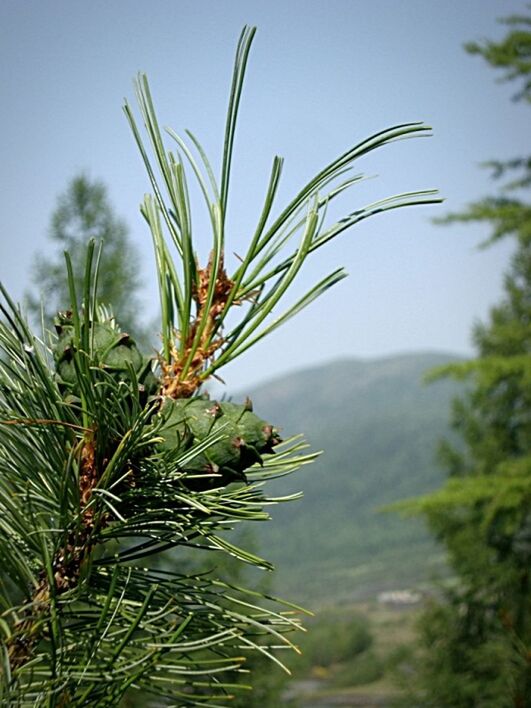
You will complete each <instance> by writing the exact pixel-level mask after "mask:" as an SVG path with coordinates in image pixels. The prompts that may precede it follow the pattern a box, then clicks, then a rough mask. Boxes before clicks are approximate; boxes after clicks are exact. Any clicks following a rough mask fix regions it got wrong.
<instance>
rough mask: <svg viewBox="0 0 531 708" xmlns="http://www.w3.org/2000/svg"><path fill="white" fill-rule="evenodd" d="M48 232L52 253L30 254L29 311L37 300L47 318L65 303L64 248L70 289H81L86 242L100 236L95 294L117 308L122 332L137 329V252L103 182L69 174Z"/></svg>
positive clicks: (67, 299) (34, 310)
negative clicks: (70, 273) (71, 272)
mask: <svg viewBox="0 0 531 708" xmlns="http://www.w3.org/2000/svg"><path fill="white" fill-rule="evenodd" d="M48 235H49V239H50V240H51V241H52V242H53V244H54V245H55V247H56V251H55V253H54V254H53V256H50V257H47V256H44V255H42V254H39V255H37V256H36V258H35V262H34V266H33V282H34V285H35V289H34V290H33V291H32V292H31V293H29V294H28V297H27V301H28V307H29V309H30V312H32V313H33V314H34V315H36V316H40V311H41V302H42V306H43V308H44V315H45V318H46V320H47V321H48V322H50V321H51V320H52V319H53V317H54V316H55V315H56V313H57V312H58V311H59V310H64V309H67V308H68V303H69V302H70V297H69V294H68V284H67V280H66V278H65V261H64V251H68V252H69V253H70V256H71V258H72V265H73V270H74V279H75V284H76V289H77V290H78V292H81V291H82V283H83V278H84V263H85V257H86V252H87V244H88V242H89V240H90V239H91V238H94V239H96V242H100V241H103V252H102V259H101V267H100V273H99V285H98V292H99V299H100V300H101V302H102V303H103V304H106V305H110V306H111V307H112V310H113V311H114V312H116V313H119V315H120V323H121V325H122V327H123V328H124V329H125V330H126V331H129V332H132V333H134V334H138V333H139V330H140V324H139V321H138V312H139V310H140V307H139V298H138V291H139V286H140V278H139V256H138V253H137V251H136V249H135V247H134V244H132V243H131V240H130V239H129V237H128V229H127V225H126V223H125V222H124V221H122V219H120V218H118V217H117V216H116V215H115V213H114V211H113V208H112V206H111V204H110V202H109V197H108V194H107V188H106V186H105V185H104V184H103V182H100V181H98V180H91V179H89V178H88V177H87V176H86V175H84V174H78V175H77V176H75V177H74V178H73V179H72V180H71V181H70V182H69V184H68V186H67V188H66V190H65V191H64V192H63V193H62V194H61V195H60V196H59V197H58V200H57V206H56V209H55V211H54V212H53V214H52V216H51V220H50V228H49V234H48ZM35 293H37V294H35Z"/></svg>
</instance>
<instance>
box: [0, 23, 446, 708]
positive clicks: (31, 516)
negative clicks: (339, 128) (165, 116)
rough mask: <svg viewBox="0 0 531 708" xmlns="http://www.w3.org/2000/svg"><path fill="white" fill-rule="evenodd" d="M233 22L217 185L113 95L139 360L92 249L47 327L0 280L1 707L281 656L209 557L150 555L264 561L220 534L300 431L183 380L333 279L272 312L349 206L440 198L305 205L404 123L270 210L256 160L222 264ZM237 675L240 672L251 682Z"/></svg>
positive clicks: (236, 520) (192, 697) (217, 694)
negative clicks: (138, 170) (149, 280)
mask: <svg viewBox="0 0 531 708" xmlns="http://www.w3.org/2000/svg"><path fill="white" fill-rule="evenodd" d="M253 36H254V29H252V28H245V29H244V31H243V33H242V35H241V37H240V41H239V44H238V49H237V54H236V61H235V66H234V73H233V81H232V87H231V93H230V100H229V108H228V115H227V121H226V129H225V139H224V148H223V155H222V160H221V178H220V180H219V182H218V180H216V178H215V177H214V171H213V169H212V167H211V165H210V163H209V162H208V160H207V158H206V155H205V153H204V151H203V149H202V147H201V145H200V144H199V142H198V141H197V139H196V138H195V137H194V136H193V135H192V134H191V133H188V134H187V137H188V139H187V140H186V141H185V140H183V139H182V138H181V137H179V136H178V135H176V134H175V133H174V132H173V131H171V130H170V131H168V132H169V136H170V138H171V139H172V140H173V149H172V150H168V149H167V148H166V147H165V144H164V140H163V136H162V133H161V131H160V129H159V125H158V122H157V118H156V115H155V111H154V108H153V102H152V99H151V94H150V91H149V86H148V83H147V80H146V78H145V76H143V75H141V76H140V77H139V79H138V82H137V97H138V101H139V105H140V113H141V117H142V121H143V124H144V128H145V132H146V133H147V137H148V140H149V142H150V143H151V151H150V150H148V148H147V147H146V144H145V141H144V138H143V132H142V130H141V128H140V127H139V125H138V122H137V120H136V119H135V117H134V114H133V111H132V110H131V108H130V106H129V105H126V106H125V112H126V115H127V118H128V120H129V123H130V126H131V128H132V131H133V134H134V137H135V139H136V142H137V144H138V147H139V149H140V152H141V155H142V158H143V160H144V163H145V166H146V168H147V171H148V175H149V178H150V181H151V185H152V188H153V194H152V195H148V196H147V197H146V198H145V200H144V202H143V204H142V207H141V210H142V213H143V215H144V217H145V219H146V221H147V223H148V225H149V228H150V230H151V236H152V240H153V243H154V248H155V257H156V265H157V279H158V285H159V291H160V304H161V323H160V326H161V338H162V346H161V350H160V352H159V353H158V355H157V356H156V357H154V358H153V359H149V358H148V357H145V356H144V355H142V353H141V352H140V351H139V349H138V348H137V346H136V344H135V342H134V340H133V339H132V337H130V336H129V335H128V334H125V333H123V332H122V331H121V330H120V327H119V326H118V324H117V323H116V321H115V320H114V318H113V317H112V316H111V315H110V313H109V312H108V310H106V309H105V308H103V307H100V306H99V305H98V301H97V295H98V288H97V283H98V260H99V259H98V256H97V251H96V250H95V247H94V243H93V242H91V243H90V244H89V249H88V255H87V260H86V265H85V271H84V278H83V282H82V283H81V285H80V286H79V285H77V282H76V275H75V272H74V268H73V263H72V258H71V257H70V256H68V255H67V259H66V263H67V275H68V277H67V282H68V290H69V297H68V300H67V302H66V306H65V307H64V308H63V309H62V311H61V312H60V313H59V315H58V316H57V319H56V332H55V333H49V336H48V337H47V339H46V341H44V342H43V341H41V340H40V339H39V338H37V337H36V336H35V335H34V334H33V333H32V332H31V329H30V328H29V326H28V325H27V323H26V321H25V320H24V317H23V316H22V314H21V312H20V310H19V309H18V308H17V307H16V305H15V304H14V303H12V301H11V300H10V298H9V296H8V294H7V293H6V292H5V291H2V293H3V298H4V299H3V302H2V304H1V313H2V319H1V320H0V349H1V351H2V353H3V356H2V357H0V565H1V567H2V568H3V569H4V571H5V572H6V574H7V578H8V579H7V580H6V581H4V582H2V584H1V586H0V637H1V645H0V650H1V651H0V674H1V678H0V702H2V703H3V704H4V705H17V706H47V707H52V706H69V707H75V706H79V708H81V707H86V706H98V707H103V706H114V705H118V704H119V703H120V702H122V701H124V700H128V694H129V696H131V692H132V693H133V694H136V695H140V694H142V695H143V697H144V698H143V701H144V705H149V700H151V699H153V700H154V701H157V702H158V705H160V704H161V701H162V702H163V704H166V705H175V706H177V705H178V706H192V705H196V706H206V705H208V706H221V705H225V704H226V703H227V702H230V697H231V694H232V693H233V692H234V691H242V690H244V689H245V683H244V682H243V681H242V680H241V677H242V675H245V667H246V664H245V659H246V656H248V655H249V654H251V655H252V654H253V653H257V654H258V655H261V656H264V657H267V658H268V659H269V660H271V661H272V662H274V663H276V664H278V665H280V666H282V665H283V662H282V651H283V650H286V649H294V648H295V645H294V643H293V641H292V640H291V638H290V632H291V631H293V630H295V629H297V628H298V626H299V618H298V615H297V612H298V610H297V608H295V607H294V606H293V605H290V604H289V603H285V602H282V601H280V600H275V599H274V598H272V597H269V596H267V593H260V592H258V591H255V590H251V589H249V588H245V587H239V586H237V584H236V583H234V582H226V581H224V579H223V577H220V576H219V575H218V574H217V573H216V571H215V560H213V563H212V566H213V567H214V569H213V570H212V572H193V571H191V570H190V569H189V566H188V570H187V566H185V565H183V566H182V567H177V569H175V570H173V571H164V570H161V569H159V568H158V567H157V565H156V563H154V562H153V561H155V560H156V559H157V558H158V557H160V554H161V553H163V552H164V551H166V550H169V549H173V550H174V552H175V551H179V549H185V550H187V551H189V550H190V549H192V550H194V551H195V552H196V553H198V554H203V555H204V554H216V553H217V554H228V555H230V556H233V557H236V558H237V559H239V560H240V561H241V562H243V563H249V564H251V565H255V566H259V567H261V568H264V569H270V568H271V565H270V564H269V563H268V562H267V560H264V559H262V558H259V557H257V556H256V555H255V554H253V553H251V552H250V551H248V550H246V549H244V548H240V547H238V546H237V545H236V544H235V543H234V542H233V540H232V539H233V535H232V536H231V530H232V529H233V528H234V527H237V526H239V525H240V524H242V523H243V522H251V521H255V522H256V521H262V520H265V519H267V518H268V515H267V511H266V510H267V508H268V506H269V505H271V504H274V503H277V502H280V501H289V499H286V498H283V499H272V498H270V497H269V496H268V495H267V493H266V492H265V490H264V487H265V484H266V483H267V482H268V481H269V480H270V479H272V478H275V477H278V476H282V475H285V474H288V473H290V472H293V471H294V470H295V469H297V468H299V467H301V466H302V465H305V464H307V463H309V462H311V461H312V460H313V459H314V457H315V454H313V453H308V452H306V451H305V449H304V448H305V444H304V442H303V441H301V440H300V439H299V438H295V439H292V440H287V441H281V439H280V437H279V434H278V432H277V429H276V427H275V426H274V425H272V424H271V423H269V422H267V421H264V420H262V419H261V418H260V417H259V416H258V415H257V414H256V413H254V412H253V410H252V404H251V402H250V401H248V400H247V401H245V402H244V403H242V404H236V403H229V402H226V401H221V402H217V401H212V400H208V399H207V398H205V397H204V396H202V387H203V384H204V383H205V382H206V381H207V380H208V379H209V378H210V377H211V376H215V375H217V373H218V372H219V370H220V369H221V368H222V367H223V366H224V365H225V364H226V363H228V362H230V361H234V360H235V359H236V358H237V357H238V356H240V355H241V354H243V353H244V352H245V351H246V350H247V349H248V348H249V347H251V346H252V345H253V344H254V343H256V342H257V341H259V340H261V339H262V338H263V337H265V336H266V335H267V334H268V333H269V332H271V331H273V330H274V329H275V328H276V327H278V326H279V325H281V324H282V323H284V322H286V321H287V320H288V319H289V318H290V317H292V316H293V315H295V314H296V313H297V312H298V311H299V310H301V309H302V308H303V307H305V306H306V305H308V304H309V303H310V302H312V301H313V300H314V299H315V298H316V297H318V296H319V295H321V294H322V293H324V292H325V291H326V290H327V289H328V288H329V287H331V286H332V285H334V284H335V283H336V282H338V281H339V280H340V279H341V278H343V277H344V276H345V273H344V271H343V269H339V270H336V271H334V272H333V273H331V274H330V275H328V276H326V277H325V278H323V279H322V280H321V281H320V282H318V283H317V284H316V285H315V286H314V287H312V288H311V289H310V290H309V291H308V292H307V293H306V294H304V295H303V296H302V297H300V298H299V299H298V300H296V301H295V302H294V303H293V302H292V303H291V304H289V305H288V306H287V308H286V309H285V310H284V311H282V310H281V311H280V312H279V311H278V307H277V306H278V305H279V303H280V301H281V299H283V298H284V295H285V294H286V292H287V290H288V289H289V287H290V285H291V284H292V282H293V280H294V279H295V277H296V276H297V274H298V272H299V270H300V268H301V266H302V265H303V263H304V261H305V260H306V258H307V257H308V256H309V255H310V254H311V253H312V252H314V251H316V250H317V249H318V248H319V247H320V246H322V245H323V244H325V243H327V242H328V241H330V240H331V239H332V238H334V237H335V236H337V235H338V234H340V233H342V232H343V231H345V230H346V229H348V228H349V227H350V226H353V225H354V224H356V223H357V222H358V221H360V220H362V219H364V218H366V217H368V216H371V215H373V214H377V213H380V212H382V211H386V210H389V209H394V208H398V207H403V206H408V205H418V204H431V203H434V202H436V201H439V200H438V199H437V197H435V196H434V193H433V191H432V190H430V191H421V192H415V193H407V194H403V195H400V196H396V197H391V198H388V199H383V200H381V201H379V202H376V203H372V204H370V205H369V206H367V207H360V208H357V209H356V210H355V211H353V212H351V213H350V214H348V215H347V216H346V217H345V218H344V219H342V220H340V221H337V222H332V223H330V221H329V220H327V219H326V206H327V205H328V203H329V202H330V201H331V200H333V199H334V198H335V197H336V196H337V195H338V194H340V193H342V192H345V190H347V189H348V188H350V187H352V186H353V185H354V184H356V183H357V182H358V181H359V179H360V177H358V176H348V175H346V174H345V173H346V171H348V169H349V168H350V167H351V165H352V164H353V163H354V161H355V160H356V159H357V158H358V157H361V156H362V155H365V154H367V153H369V152H371V151H372V150H374V149H376V148H379V147H382V146H384V145H387V144H389V143H391V142H394V141H395V140H398V139H400V138H402V137H405V136H414V135H417V134H425V131H426V130H429V129H428V128H427V126H425V125H423V124H419V123H412V124H406V125H399V126H396V127H394V128H390V129H388V130H384V131H381V132H379V133H377V134H375V135H374V136H372V137H370V138H368V139H366V140H363V141H362V142H360V143H358V144H357V145H355V146H354V147H353V148H351V149H349V150H348V151H347V152H345V153H344V154H343V155H341V156H340V157H339V158H337V159H336V160H334V161H333V162H331V163H330V164H329V165H327V166H326V167H325V168H324V169H323V170H322V171H321V172H319V173H318V174H317V175H316V176H315V177H314V178H313V179H312V180H310V181H309V182H308V183H307V184H306V185H304V186H303V187H302V188H301V189H300V191H299V192H298V193H297V195H296V196H295V197H294V199H293V200H291V201H290V202H289V203H288V204H287V205H286V206H285V207H284V208H282V209H280V210H279V211H278V212H277V213H276V215H274V211H273V202H274V199H275V194H276V192H277V188H278V184H279V178H280V173H281V168H282V160H281V159H280V158H278V157H276V158H275V159H274V161H273V167H272V172H271V178H270V182H269V185H268V188H267V193H266V198H265V202H264V205H263V208H262V210H261V212H260V214H259V217H258V219H257V227H256V231H255V233H254V234H253V235H252V237H251V239H250V242H249V244H248V250H247V252H246V253H244V254H243V257H242V258H241V260H238V261H237V262H235V263H234V268H233V270H232V271H229V267H230V266H229V264H228V263H227V262H226V259H225V253H226V249H225V241H226V233H225V219H226V213H227V206H228V196H229V182H230V173H231V161H232V154H233V145H234V136H235V128H236V119H237V112H238V105H239V102H240V96H241V91H242V85H243V78H244V73H245V68H246V64H247V60H248V54H249V50H250V46H251V42H252V39H253ZM185 165H186V167H185ZM188 169H190V170H191V173H192V174H193V175H194V176H195V178H196V179H197V180H198V182H199V186H200V187H201V190H202V193H203V196H204V199H205V205H206V207H207V210H208V213H209V215H210V218H211V226H212V250H211V253H210V257H209V260H208V263H207V264H206V265H205V266H201V265H200V263H199V260H198V256H197V254H196V248H195V243H194V240H193V237H192V229H191V218H190V209H191V205H190V202H189V198H188V187H187V172H188ZM158 175H160V177H159V176H158ZM294 238H297V239H298V243H297V244H296V245H293V239H294ZM227 252H228V253H229V254H230V253H231V251H230V249H229V250H228V251H227ZM229 272H230V274H229ZM273 313H274V314H273ZM119 314H120V313H117V315H118V316H119ZM174 558H175V556H174ZM258 665H259V664H258ZM237 679H239V680H237ZM247 683H248V684H249V686H252V684H253V680H252V676H251V677H250V678H249V679H248V682H247ZM146 696H147V698H146ZM164 702H165V703H164Z"/></svg>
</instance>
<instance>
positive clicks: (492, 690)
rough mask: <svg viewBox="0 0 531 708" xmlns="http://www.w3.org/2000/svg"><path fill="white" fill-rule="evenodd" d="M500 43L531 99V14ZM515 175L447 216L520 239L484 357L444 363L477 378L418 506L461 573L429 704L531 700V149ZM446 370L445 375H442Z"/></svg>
mask: <svg viewBox="0 0 531 708" xmlns="http://www.w3.org/2000/svg"><path fill="white" fill-rule="evenodd" d="M506 22H507V23H509V24H510V25H511V31H510V32H509V34H508V35H507V36H506V37H505V38H504V39H503V40H502V41H501V42H499V43H495V42H486V43H484V44H481V45H479V44H469V45H467V47H466V48H467V50H468V51H469V52H471V53H479V54H481V55H482V56H483V57H484V58H485V59H486V60H487V61H488V62H489V63H490V64H491V65H492V66H494V67H501V68H503V69H504V70H505V78H506V79H512V80H515V79H518V80H522V81H523V88H522V89H521V90H520V91H519V92H518V94H517V97H516V98H517V99H519V100H525V101H529V100H530V98H531V91H530V87H531V30H530V28H531V18H529V17H511V18H508V19H507V20H506ZM489 164H490V165H491V166H492V167H494V171H495V176H497V177H500V176H502V175H503V176H508V175H511V180H510V181H509V183H507V184H505V185H504V187H503V188H502V189H500V192H499V194H498V195H496V196H492V197H487V198H485V199H483V200H481V201H479V202H475V203H473V204H471V205H470V206H469V207H468V208H467V209H466V210H465V211H464V212H463V213H460V214H453V215H450V216H449V217H447V218H446V219H445V221H446V222H447V223H456V222H484V223H486V224H488V225H489V226H490V228H491V238H490V239H489V242H493V241H497V240H498V239H501V238H503V237H511V238H513V239H514V240H515V241H516V252H515V254H514V256H513V259H512V261H511V264H510V267H509V270H508V272H507V274H506V277H505V283H504V296H503V299H502V301H501V302H500V303H499V304H498V305H497V306H495V307H493V308H492V310H491V312H490V316H489V319H488V321H487V322H486V323H484V324H478V325H477V326H476V327H475V329H474V342H475V344H476V347H477V350H478V358H477V359H475V360H473V361H470V362H466V363H462V364H456V365H451V366H448V367H445V368H444V369H441V370H439V372H437V373H438V375H451V376H454V377H456V378H460V379H463V380H466V381H467V382H468V389H467V392H466V393H465V394H464V395H462V396H461V397H460V398H459V399H458V400H456V401H455V402H454V406H453V415H452V425H453V428H454V430H455V431H456V433H457V434H458V436H459V438H460V439H461V440H460V443H459V444H451V443H449V442H445V443H443V444H442V446H441V450H440V453H441V458H442V460H443V462H444V465H445V467H446V469H447V470H448V473H449V478H448V480H447V481H446V483H445V485H444V486H443V487H442V488H441V489H440V490H438V491H436V492H434V493H433V494H431V495H428V496H426V497H423V498H421V499H419V500H416V501H414V502H413V503H412V504H409V507H410V508H413V509H414V510H416V511H417V512H420V513H422V514H424V515H425V517H426V518H427V520H428V522H429V525H430V527H431V528H432V529H433V531H434V532H435V534H436V535H437V537H438V538H439V539H440V540H441V541H442V542H443V543H444V544H445V545H446V547H447V550H448V558H449V562H450V564H451V566H452V567H453V569H454V571H455V572H456V574H457V577H458V583H457V585H456V587H455V588H454V589H452V590H450V591H448V592H447V594H446V602H445V603H434V604H433V605H432V606H431V607H430V608H429V609H428V611H427V612H426V614H425V615H424V618H423V620H422V623H421V631H422V640H423V643H424V647H425V648H426V650H427V652H426V659H425V662H424V665H423V667H422V669H421V676H420V682H421V688H422V691H423V693H424V698H423V705H428V706H437V707H443V706H448V707H450V706H451V707H452V708H460V707H463V708H464V707H475V706H489V707H490V706H492V708H503V707H504V706H518V707H519V708H524V706H531V671H530V669H531V578H530V572H531V203H530V202H529V198H528V195H527V194H526V190H527V189H528V188H529V186H530V185H531V159H530V158H529V157H528V156H523V157H519V158H517V159H515V160H511V161H508V162H495V163H489ZM437 373H436V375H437Z"/></svg>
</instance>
